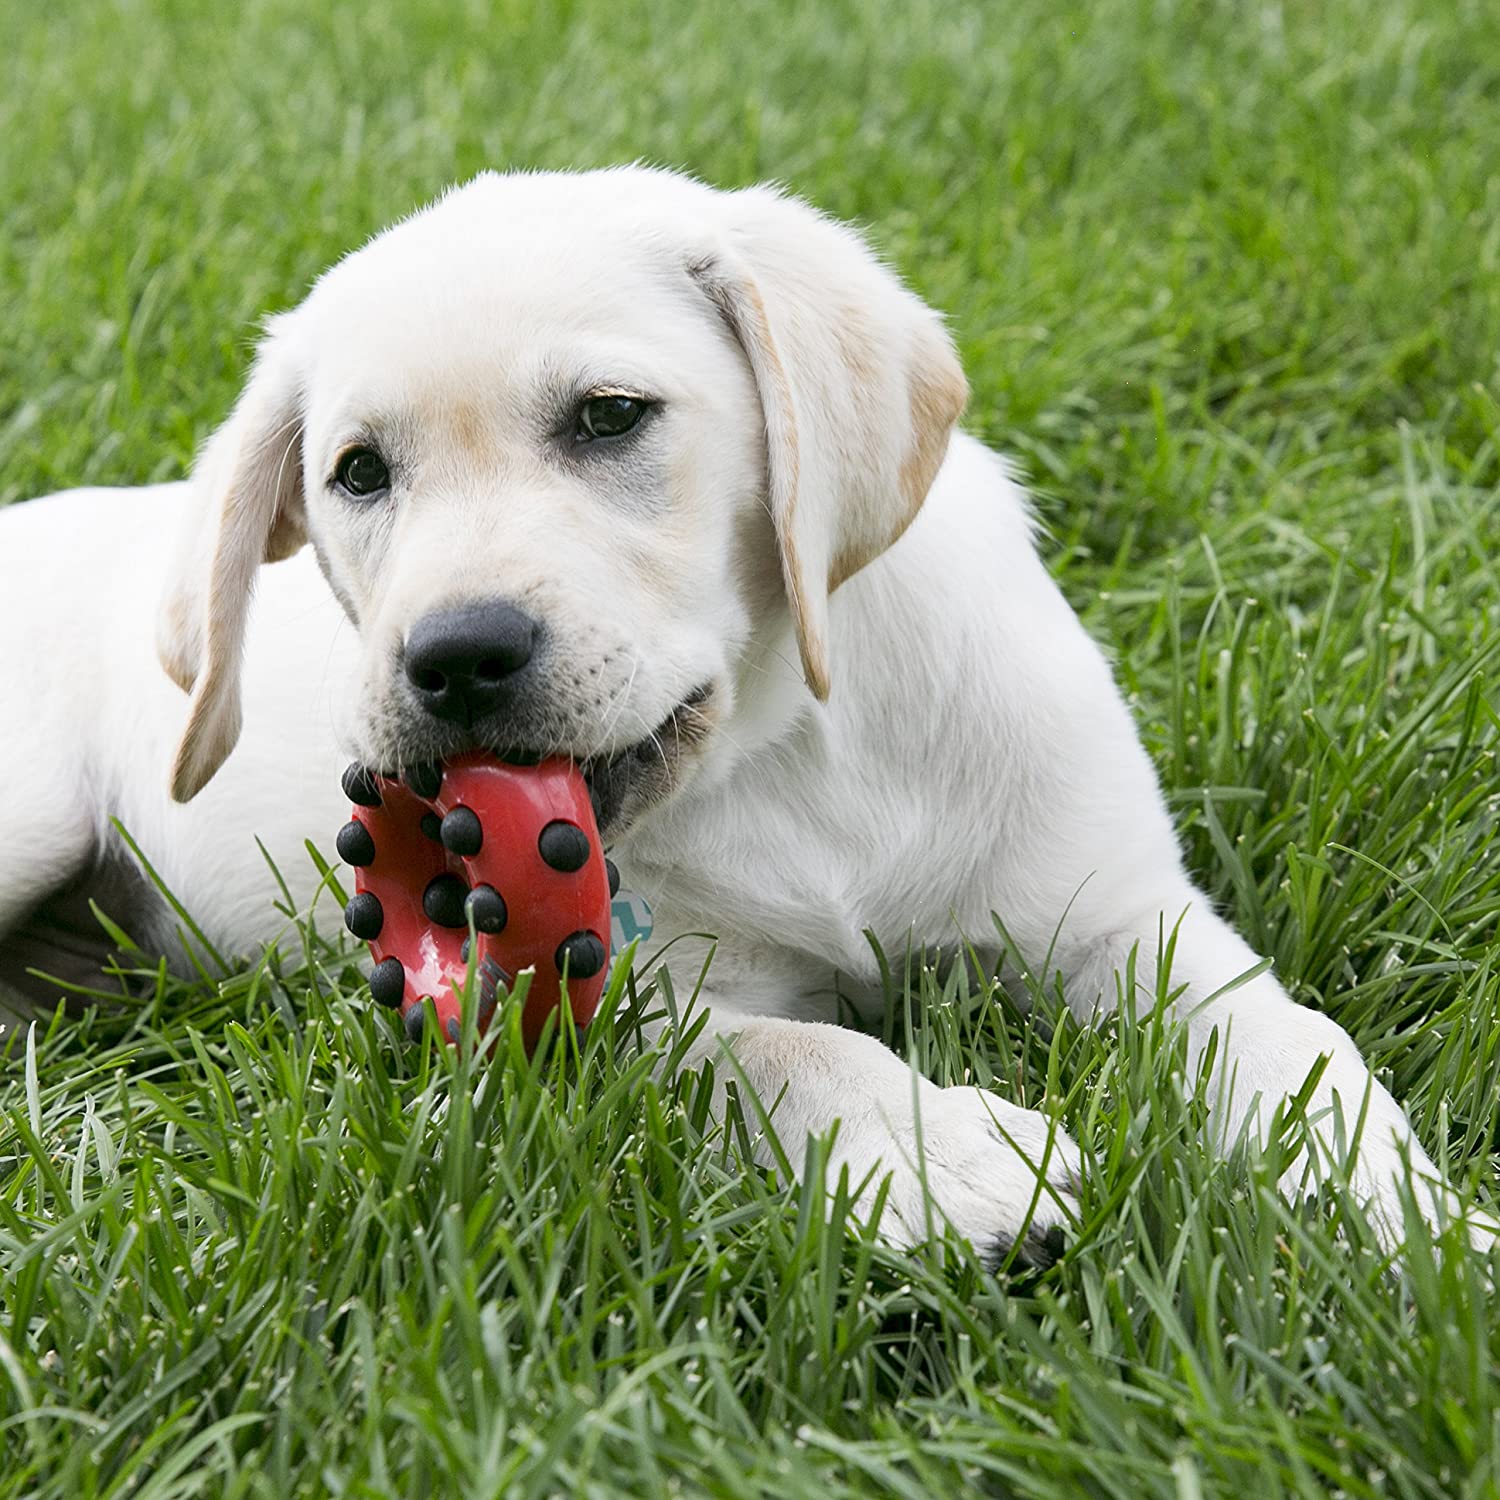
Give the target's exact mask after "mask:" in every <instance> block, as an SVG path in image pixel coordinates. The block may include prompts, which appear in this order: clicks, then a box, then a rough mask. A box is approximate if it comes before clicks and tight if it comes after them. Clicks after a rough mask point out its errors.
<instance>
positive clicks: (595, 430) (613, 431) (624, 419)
mask: <svg viewBox="0 0 1500 1500" xmlns="http://www.w3.org/2000/svg"><path fill="white" fill-rule="evenodd" d="M648 405H649V403H648V402H645V401H642V400H641V399H640V398H639V397H637V396H590V397H589V399H588V400H587V401H585V402H584V403H583V405H582V406H580V407H579V408H578V425H577V429H576V430H575V431H574V434H573V437H574V440H575V441H576V442H580V443H592V442H593V441H594V440H595V439H596V438H616V437H624V436H625V434H626V433H627V432H629V431H630V429H631V428H632V427H634V426H635V425H636V423H638V422H639V421H640V420H641V418H642V417H643V416H645V415H646V407H647V406H648Z"/></svg>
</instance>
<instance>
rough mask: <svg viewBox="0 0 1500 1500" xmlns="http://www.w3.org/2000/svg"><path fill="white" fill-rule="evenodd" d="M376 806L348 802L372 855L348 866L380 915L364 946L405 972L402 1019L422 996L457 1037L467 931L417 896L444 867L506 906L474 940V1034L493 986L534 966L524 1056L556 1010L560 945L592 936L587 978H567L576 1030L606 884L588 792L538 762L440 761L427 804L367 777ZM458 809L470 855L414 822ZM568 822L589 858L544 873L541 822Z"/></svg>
mask: <svg viewBox="0 0 1500 1500" xmlns="http://www.w3.org/2000/svg"><path fill="white" fill-rule="evenodd" d="M375 784H376V786H377V787H378V788H379V791H380V796H381V805H380V806H379V807H355V808H354V809H353V812H352V814H351V816H352V817H353V818H354V819H356V820H357V821H358V822H360V823H362V824H364V826H365V827H366V828H367V829H368V830H369V833H370V836H371V837H372V838H373V840H374V842H375V858H374V860H373V861H372V862H371V863H370V864H369V865H367V866H365V867H364V868H362V869H359V870H356V872H355V878H354V887H355V890H356V891H370V892H373V893H374V894H375V895H376V896H377V897H378V898H379V900H380V904H381V907H382V909H383V911H384V923H383V925H382V927H381V931H380V935H379V937H377V938H376V939H375V940H374V941H373V942H372V943H371V944H370V945H369V946H370V952H371V953H372V954H373V955H374V957H375V960H376V962H377V963H378V962H380V961H381V960H382V959H386V958H392V957H394V958H397V959H399V960H400V961H401V964H402V967H403V968H404V969H405V971H406V989H405V994H404V995H403V997H402V1000H401V1014H402V1016H403V1018H407V1019H409V1018H410V1013H411V1011H412V1010H413V1009H414V1008H415V1007H417V1006H419V1005H421V1003H422V1001H423V1000H424V999H427V998H429V997H430V998H431V999H432V1001H433V1003H434V1005H435V1007H436V1010H437V1017H438V1025H439V1029H440V1030H441V1031H442V1033H443V1035H444V1036H446V1037H447V1038H448V1039H449V1040H450V1041H457V1040H458V1036H459V1027H460V999H459V996H460V994H461V992H462V988H463V982H464V976H465V972H466V969H467V965H466V964H465V962H464V960H463V958H462V957H461V956H460V949H461V948H462V946H463V943H464V940H465V939H466V938H467V937H468V929H467V927H465V928H462V929H459V928H448V927H439V926H436V925H434V924H433V923H432V922H431V921H429V919H428V917H427V914H426V912H425V911H424V910H423V908H422V893H423V891H424V890H425V889H426V888H427V884H428V882H429V881H430V880H432V878H433V877H434V876H436V875H440V874H442V873H443V872H445V871H448V872H451V873H452V874H454V875H456V876H458V877H459V879H461V880H462V881H463V882H464V884H465V885H466V886H468V887H469V888H470V889H472V888H473V887H475V886H476V885H489V886H493V887H494V889H495V890H496V891H498V892H499V893H500V895H501V897H502V898H503V899H504V901H505V904H506V908H507V911H508V917H507V921H506V926H505V930H504V931H503V932H500V933H496V934H488V933H476V935H475V945H476V954H475V998H476V1000H477V1002H478V1005H479V1011H478V1017H477V1024H478V1027H479V1030H480V1031H481V1032H483V1031H484V1030H485V1028H486V1027H487V1026H488V1024H489V1021H490V1018H491V1016H492V1015H493V1013H494V1010H495V1005H496V984H497V981H498V983H500V984H504V985H506V986H507V987H508V986H509V984H510V983H511V982H512V980H513V979H514V978H515V976H516V975H518V974H520V972H521V971H522V970H523V969H527V968H531V969H534V971H535V973H534V975H533V978H532V981H531V989H530V991H529V993H528V994H527V997H526V1008H525V1010H524V1012H523V1014H522V1022H521V1026H522V1032H523V1034H524V1036H525V1039H526V1046H527V1048H528V1049H530V1048H532V1047H534V1046H535V1045H536V1041H537V1038H538V1037H539V1036H540V1035H541V1031H542V1027H543V1025H544V1024H545V1022H546V1020H547V1018H548V1016H550V1015H551V1014H552V1013H553V1011H555V1010H556V1009H557V1008H558V1006H559V1005H560V1004H561V1003H562V985H561V976H560V975H559V973H558V969H557V963H556V954H557V950H558V947H559V945H560V944H561V943H562V942H563V941H564V939H566V938H568V937H569V936H571V935H573V934H575V933H580V932H591V933H593V934H594V936H595V937H596V938H598V939H599V941H600V943H601V944H602V945H603V948H604V952H605V954H606V960H605V963H604V965H603V966H602V967H601V969H600V970H599V972H598V973H597V974H596V975H594V976H593V977H591V978H588V979H575V978H573V977H571V976H570V977H569V979H568V1002H569V1005H570V1006H571V1008H572V1012H573V1019H574V1020H575V1021H576V1022H577V1024H578V1025H580V1026H586V1025H587V1024H588V1022H589V1021H590V1020H591V1019H592V1018H593V1015H594V1012H595V1010H596V1009H597V1008H598V1005H599V999H600V997H601V995H602V994H603V993H604V985H605V980H606V979H607V977H608V974H609V963H608V957H607V955H608V952H609V933H610V897H609V880H608V876H607V874H606V871H605V865H604V850H603V847H602V845H601V844H600V841H599V830H598V828H597V826H596V825H595V822H594V812H593V807H592V806H591V804H590V801H589V793H588V787H587V785H586V784H585V782H584V779H583V777H582V775H581V774H580V773H579V772H578V771H577V769H576V768H575V767H574V766H573V765H572V764H571V763H570V762H568V761H566V760H549V761H544V762H542V764H541V765H538V766H527V767H521V766H508V765H504V764H502V763H500V762H499V761H496V760H492V759H490V758H489V757H487V756H483V755H468V756H463V757H461V758H459V759H457V760H454V761H452V762H450V763H449V764H448V765H447V766H446V767H445V768H444V772H443V782H442V786H441V788H440V789H439V791H438V795H437V796H436V797H434V798H433V799H432V800H431V801H428V800H426V799H424V798H422V797H419V796H417V794H416V793H415V792H413V791H412V790H411V789H410V788H409V787H407V786H406V785H405V784H404V783H402V782H399V781H392V780H388V779H387V778H385V777H376V778H375ZM459 806H463V807H467V808H469V809H470V810H471V811H473V812H474V813H475V814H476V815H477V816H478V818H479V822H480V825H481V827H482V828H483V830H484V843H483V846H482V847H481V848H480V850H479V852H478V854H476V855H474V856H472V857H470V858H460V857H459V856H458V855H456V854H452V853H450V852H449V851H448V850H447V849H445V848H444V847H443V845H442V844H441V843H439V842H438V841H437V840H435V839H432V838H429V837H428V836H427V835H426V834H425V833H424V832H423V831H422V828H421V820H422V815H423V814H424V813H429V812H430V813H435V814H436V815H437V816H438V817H439V818H441V817H442V816H443V815H444V814H445V813H447V812H449V811H451V810H452V809H453V808H455V807H459ZM557 820H563V821H566V822H570V823H573V824H576V825H577V827H579V828H580V829H582V830H583V832H584V833H585V835H587V837H588V841H589V858H588V862H587V863H586V864H584V865H583V867H582V868H581V869H578V870H575V871H573V872H571V873H564V872H560V871H558V870H554V869H552V868H550V867H549V866H548V865H547V864H546V862H545V861H544V860H543V859H542V856H541V854H540V853H539V852H538V849H537V840H538V837H539V836H540V834H541V831H542V829H543V828H545V827H546V826H547V825H548V824H549V823H552V822H554V821H557Z"/></svg>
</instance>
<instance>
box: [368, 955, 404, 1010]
mask: <svg viewBox="0 0 1500 1500" xmlns="http://www.w3.org/2000/svg"><path fill="white" fill-rule="evenodd" d="M405 994H406V970H405V969H403V968H402V967H401V960H400V959H399V958H383V959H381V960H380V962H379V963H378V964H376V965H375V967H374V968H373V969H371V970H370V998H371V999H372V1000H373V1001H374V1002H375V1003H376V1005H383V1006H385V1007H386V1009H387V1010H395V1008H396V1007H397V1006H398V1005H400V1004H401V1001H402V998H403V997H404V996H405Z"/></svg>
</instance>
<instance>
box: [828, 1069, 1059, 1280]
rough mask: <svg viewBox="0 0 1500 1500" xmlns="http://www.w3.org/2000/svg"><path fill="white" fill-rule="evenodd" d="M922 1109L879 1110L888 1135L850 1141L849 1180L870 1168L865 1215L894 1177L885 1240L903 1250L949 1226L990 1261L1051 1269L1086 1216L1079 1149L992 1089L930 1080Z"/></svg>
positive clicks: (1044, 1120)
mask: <svg viewBox="0 0 1500 1500" xmlns="http://www.w3.org/2000/svg"><path fill="white" fill-rule="evenodd" d="M916 1106H917V1107H916V1108H915V1109H912V1110H900V1109H893V1108H892V1107H891V1105H890V1104H888V1105H887V1106H886V1108H884V1109H883V1110H882V1111H881V1115H882V1118H883V1123H884V1124H885V1126H886V1130H887V1131H888V1134H887V1135H886V1138H885V1140H884V1141H880V1140H878V1139H869V1138H865V1139H860V1140H857V1141H849V1140H846V1141H844V1142H843V1143H842V1144H843V1148H844V1149H843V1151H842V1152H841V1153H840V1154H841V1155H845V1156H846V1157H847V1158H848V1160H849V1164H850V1167H851V1172H850V1176H851V1180H856V1181H857V1180H860V1177H861V1176H864V1175H866V1174H868V1181H867V1183H866V1186H865V1189H864V1192H863V1194H862V1196H861V1206H862V1207H864V1208H865V1209H866V1210H867V1211H868V1210H869V1209H870V1208H871V1207H873V1205H874V1202H875V1199H876V1197H877V1194H878V1190H879V1188H880V1185H881V1182H882V1179H883V1178H884V1177H885V1175H886V1174H887V1173H889V1176H890V1187H889V1190H888V1196H887V1199H886V1203H885V1209H884V1213H883V1215H882V1217H881V1220H880V1235H881V1238H882V1239H884V1240H886V1241H887V1242H889V1243H891V1244H893V1245H896V1246H897V1247H899V1248H903V1249H905V1248H909V1247H911V1246H912V1245H915V1244H918V1243H920V1242H921V1241H923V1240H926V1239H928V1238H930V1237H931V1235H932V1234H934V1233H940V1232H941V1231H942V1230H943V1228H944V1227H945V1226H948V1227H951V1228H952V1229H953V1230H954V1232H955V1233H957V1234H958V1235H960V1236H961V1237H963V1238H964V1239H967V1240H968V1241H969V1242H970V1243H971V1244H972V1245H973V1246H974V1248H975V1249H976V1250H977V1251H978V1252H979V1253H980V1255H981V1256H983V1257H984V1258H985V1260H986V1261H987V1262H988V1263H989V1264H990V1265H991V1266H992V1267H999V1266H1001V1265H1004V1264H1015V1263H1018V1262H1019V1263H1021V1264H1025V1265H1032V1266H1048V1265H1051V1264H1052V1262H1053V1261H1055V1260H1056V1259H1057V1258H1058V1256H1059V1255H1061V1254H1062V1249H1063V1228H1064V1226H1065V1225H1067V1224H1069V1223H1076V1222H1077V1219H1078V1196H1077V1195H1078V1190H1079V1155H1078V1148H1077V1147H1076V1146H1075V1145H1074V1144H1073V1142H1072V1141H1071V1140H1070V1139H1069V1138H1068V1136H1067V1134H1066V1133H1065V1132H1064V1131H1063V1130H1062V1129H1061V1127H1059V1126H1058V1125H1057V1124H1056V1122H1055V1121H1052V1120H1049V1119H1048V1118H1047V1117H1046V1116H1045V1115H1042V1114H1039V1113H1038V1112H1037V1111H1035V1110H1030V1109H1020V1108H1018V1107H1017V1106H1016V1105H1014V1104H1008V1103H1007V1102H1006V1101H1005V1100H1004V1099H1002V1098H1000V1097H999V1095H997V1094H992V1093H990V1092H989V1091H988V1090H986V1089H979V1088H946V1089H945V1088H938V1087H936V1086H935V1085H931V1084H928V1085H926V1086H925V1087H923V1088H922V1089H921V1090H920V1092H919V1094H918V1097H917V1100H916ZM871 1123H873V1122H871ZM871 1134H872V1132H870V1131H868V1130H867V1131H866V1132H862V1135H865V1136H869V1135H871ZM876 1157H878V1159H879V1165H878V1167H876V1166H875V1162H874V1158H876ZM862 1158H863V1164H864V1173H859V1175H856V1174H857V1173H858V1169H859V1167H860V1164H861V1159H862ZM872 1167H873V1168H874V1170H873V1172H872V1171H871V1170H870V1169H871V1168H872ZM924 1185H925V1186H924Z"/></svg>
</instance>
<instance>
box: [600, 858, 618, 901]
mask: <svg viewBox="0 0 1500 1500" xmlns="http://www.w3.org/2000/svg"><path fill="white" fill-rule="evenodd" d="M604 873H605V874H606V875H607V876H608V877H609V899H610V900H611V901H613V900H614V899H615V897H616V896H618V895H619V894H620V867H619V865H617V864H616V863H615V862H614V860H612V859H606V860H605V861H604Z"/></svg>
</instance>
